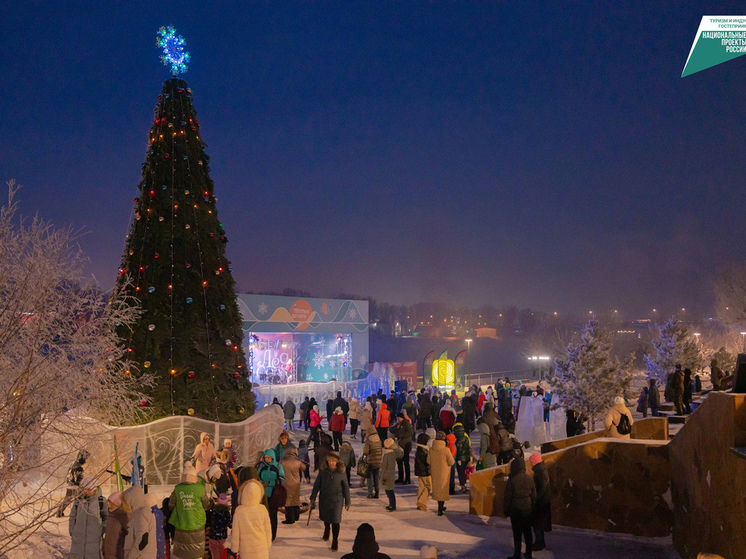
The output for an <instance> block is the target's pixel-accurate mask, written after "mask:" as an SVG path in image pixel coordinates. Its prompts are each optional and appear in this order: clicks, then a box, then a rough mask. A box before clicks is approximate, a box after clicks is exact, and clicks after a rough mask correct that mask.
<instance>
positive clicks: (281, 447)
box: [275, 431, 295, 463]
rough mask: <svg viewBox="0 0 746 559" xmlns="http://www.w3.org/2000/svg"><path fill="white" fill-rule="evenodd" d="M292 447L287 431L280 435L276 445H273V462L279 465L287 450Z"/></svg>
mask: <svg viewBox="0 0 746 559" xmlns="http://www.w3.org/2000/svg"><path fill="white" fill-rule="evenodd" d="M294 446H295V445H294V444H293V443H291V442H290V435H289V434H288V432H287V431H283V432H282V433H280V436H279V437H278V438H277V445H275V460H276V461H277V462H278V463H279V462H280V460H282V457H283V456H284V455H285V452H287V449H288V448H290V447H294Z"/></svg>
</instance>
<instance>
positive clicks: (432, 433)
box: [425, 427, 438, 441]
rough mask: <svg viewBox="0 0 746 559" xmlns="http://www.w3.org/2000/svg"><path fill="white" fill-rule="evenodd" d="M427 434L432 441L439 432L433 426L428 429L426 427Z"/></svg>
mask: <svg viewBox="0 0 746 559" xmlns="http://www.w3.org/2000/svg"><path fill="white" fill-rule="evenodd" d="M425 434H426V435H427V436H428V437H430V440H431V441H434V440H435V437H436V436H437V435H438V432H437V431H436V430H435V429H433V428H432V427H428V428H427V429H425Z"/></svg>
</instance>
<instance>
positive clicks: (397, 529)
mask: <svg viewBox="0 0 746 559" xmlns="http://www.w3.org/2000/svg"><path fill="white" fill-rule="evenodd" d="M477 440H478V439H477ZM352 442H353V446H354V448H355V452H356V454H357V455H358V456H359V454H360V451H361V447H362V445H361V444H360V442H359V440H358V441H352ZM412 457H414V453H412ZM416 480H417V478H416V477H414V476H412V481H413V483H412V485H408V486H400V485H397V487H396V493H397V511H396V512H392V513H390V512H387V511H386V509H385V507H386V505H387V504H388V501H387V499H386V497H385V494H384V493H383V491H382V492H381V499H379V500H377V501H376V500H369V499H366V497H365V496H366V493H367V491H366V490H365V489H364V488H361V487H360V482H359V478H358V477H357V475H355V473H354V472H353V476H352V507H351V509H350V511H349V512H345V513H343V519H342V530H341V534H340V550H339V552H337V553H333V552H332V551H331V550H330V549H329V544H328V542H324V541H323V540H322V539H321V534H322V532H323V524H322V523H321V521H319V520H318V511H313V513H312V515H311V521H310V525H308V526H306V521H307V520H308V514H305V515H303V517H302V519H301V522H300V523H296V524H294V525H292V526H287V525H284V524H279V528H278V532H277V540H276V541H275V543H274V545H273V546H272V550H271V556H272V558H273V559H284V558H288V559H290V558H292V559H295V558H299V557H340V556H341V555H342V554H344V553H348V552H350V551H351V550H352V544H353V541H354V539H355V532H356V529H357V526H358V525H360V524H361V523H363V522H368V523H370V524H371V525H373V527H374V528H375V531H376V538H377V540H378V542H379V545H380V546H381V551H382V552H384V553H388V554H389V555H390V556H391V557H392V558H407V557H419V550H420V548H421V547H422V546H423V545H434V546H435V547H436V548H437V550H438V557H449V558H453V557H465V558H473V559H481V558H488V557H489V558H495V557H507V556H508V555H510V554H512V551H513V549H512V547H513V543H512V533H511V530H510V521H508V520H505V519H501V518H488V517H480V516H474V515H470V514H468V508H469V499H468V495H456V496H454V497H452V498H451V500H450V501H449V502H448V504H447V507H448V511H447V512H446V515H445V516H443V517H438V516H437V515H436V514H435V511H434V509H435V507H436V506H437V505H435V503H432V502H431V503H430V509H431V510H429V511H427V512H423V511H419V510H417V509H416V507H415V502H416V498H417V495H416V494H417V481H416ZM171 489H172V488H171V487H151V489H150V491H151V492H154V493H156V494H158V495H160V496H166V495H167V494H168V493H170V490H171ZM310 493H311V485H307V484H304V485H302V498H303V499H305V500H307V499H308V496H309V495H310ZM282 519H283V518H282V515H280V520H282ZM67 522H68V518H67V517H65V518H63V519H53V520H50V521H49V522H48V523H47V524H46V525H45V526H44V530H42V531H40V532H38V533H37V534H36V535H34V537H33V538H32V539H31V540H30V541H29V542H28V543H27V544H26V545H25V546H24V547H23V548H21V549H18V550H17V551H14V552H12V553H11V554H9V555H8V558H9V559H20V558H23V559H27V558H28V559H31V558H33V559H50V558H55V559H62V558H66V557H68V554H69V553H68V552H69V549H70V538H69V537H68V535H67ZM546 540H547V546H548V549H547V550H544V551H539V552H536V553H535V554H534V557H536V558H537V559H545V558H546V559H549V558H568V559H569V558H583V559H607V558H608V559H611V558H614V559H617V558H622V557H624V558H627V557H630V558H631V557H640V558H646V559H658V558H660V559H674V558H676V557H678V555H677V554H676V553H675V551H674V550H673V546H672V545H671V539H670V538H662V539H648V538H637V537H633V536H625V535H611V534H606V533H601V532H594V531H591V530H578V529H570V528H564V527H556V528H555V530H554V531H553V532H552V533H550V534H547V538H546Z"/></svg>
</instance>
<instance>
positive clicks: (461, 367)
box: [454, 349, 466, 388]
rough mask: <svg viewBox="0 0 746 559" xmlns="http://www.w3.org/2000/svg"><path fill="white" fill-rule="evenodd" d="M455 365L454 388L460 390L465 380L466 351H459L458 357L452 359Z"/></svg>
mask: <svg viewBox="0 0 746 559" xmlns="http://www.w3.org/2000/svg"><path fill="white" fill-rule="evenodd" d="M454 364H455V368H456V371H455V377H456V386H457V387H458V388H461V387H463V386H464V384H465V380H466V350H465V349H463V350H461V351H459V353H458V355H456V359H454Z"/></svg>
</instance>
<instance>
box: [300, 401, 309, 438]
mask: <svg viewBox="0 0 746 559" xmlns="http://www.w3.org/2000/svg"><path fill="white" fill-rule="evenodd" d="M310 402H311V401H310V400H309V399H308V396H306V397H305V399H304V400H303V401H302V402H301V404H300V406H298V408H299V410H300V411H299V415H298V429H300V426H301V425H304V426H305V430H306V431H308V425H309V419H310V418H309V415H308V413H309V412H310V411H311V405H310Z"/></svg>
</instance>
